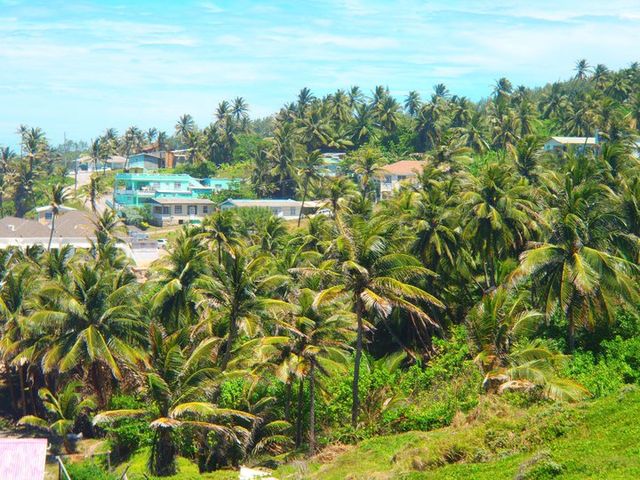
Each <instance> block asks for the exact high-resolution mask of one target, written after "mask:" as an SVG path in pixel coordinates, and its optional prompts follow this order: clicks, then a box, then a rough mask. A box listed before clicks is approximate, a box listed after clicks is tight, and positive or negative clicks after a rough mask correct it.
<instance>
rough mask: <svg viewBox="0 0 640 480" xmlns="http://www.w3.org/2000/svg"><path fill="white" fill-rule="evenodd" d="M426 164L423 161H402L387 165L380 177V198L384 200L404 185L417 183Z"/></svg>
mask: <svg viewBox="0 0 640 480" xmlns="http://www.w3.org/2000/svg"><path fill="white" fill-rule="evenodd" d="M425 164H426V162H425V161H422V160H400V161H399V162H395V163H391V164H389V165H385V166H384V167H383V168H382V170H381V172H380V174H379V175H378V179H379V181H380V196H381V197H383V198H385V197H388V196H390V195H391V194H393V192H395V191H396V190H398V189H399V188H400V186H401V185H402V184H403V183H415V182H417V178H418V175H419V174H420V173H421V172H422V169H423V167H424V165H425Z"/></svg>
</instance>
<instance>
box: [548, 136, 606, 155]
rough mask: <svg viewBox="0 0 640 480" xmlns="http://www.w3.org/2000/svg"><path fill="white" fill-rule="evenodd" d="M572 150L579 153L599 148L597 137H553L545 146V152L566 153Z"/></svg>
mask: <svg viewBox="0 0 640 480" xmlns="http://www.w3.org/2000/svg"><path fill="white" fill-rule="evenodd" d="M570 148H575V149H576V150H578V151H584V150H585V149H596V148H598V140H597V138H596V137H551V138H549V140H547V141H546V142H545V144H544V151H545V152H564V151H566V150H568V149H570Z"/></svg>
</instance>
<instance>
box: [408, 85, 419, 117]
mask: <svg viewBox="0 0 640 480" xmlns="http://www.w3.org/2000/svg"><path fill="white" fill-rule="evenodd" d="M421 103H422V102H421V101H420V94H419V93H418V92H416V91H415V90H411V91H410V92H409V94H408V95H407V98H406V99H405V101H404V109H405V111H406V112H407V113H408V114H409V115H410V116H412V117H415V116H416V114H417V113H418V111H419V110H420V105H421Z"/></svg>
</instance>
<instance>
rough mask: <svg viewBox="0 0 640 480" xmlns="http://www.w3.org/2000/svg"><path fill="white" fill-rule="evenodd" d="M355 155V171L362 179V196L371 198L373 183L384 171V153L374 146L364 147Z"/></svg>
mask: <svg viewBox="0 0 640 480" xmlns="http://www.w3.org/2000/svg"><path fill="white" fill-rule="evenodd" d="M354 156H355V162H354V164H353V172H354V173H355V174H356V175H358V178H359V180H360V189H361V191H362V196H363V197H365V198H369V196H370V193H371V192H372V184H373V183H374V181H375V179H376V177H377V176H378V175H379V174H380V173H381V171H382V154H381V153H380V150H378V149H376V148H374V147H362V148H360V149H358V150H357V151H356V152H355V153H354ZM373 193H375V192H373Z"/></svg>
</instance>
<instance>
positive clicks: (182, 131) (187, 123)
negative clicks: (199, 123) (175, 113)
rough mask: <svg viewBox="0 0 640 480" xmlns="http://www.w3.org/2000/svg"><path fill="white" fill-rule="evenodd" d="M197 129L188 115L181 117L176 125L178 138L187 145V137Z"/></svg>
mask: <svg viewBox="0 0 640 480" xmlns="http://www.w3.org/2000/svg"><path fill="white" fill-rule="evenodd" d="M195 129H196V122H195V121H194V120H193V117H192V116H191V115H189V114H188V113H185V114H184V115H182V116H180V118H179V119H178V121H177V122H176V125H175V132H176V135H177V136H178V138H180V139H181V140H182V142H183V143H186V139H187V136H188V135H189V134H190V133H191V132H193V131H194V130H195Z"/></svg>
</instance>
